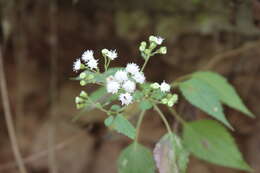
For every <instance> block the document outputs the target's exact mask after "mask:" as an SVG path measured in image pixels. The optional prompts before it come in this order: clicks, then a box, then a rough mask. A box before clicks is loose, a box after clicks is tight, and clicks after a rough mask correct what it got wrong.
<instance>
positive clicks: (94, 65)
mask: <svg viewBox="0 0 260 173" xmlns="http://www.w3.org/2000/svg"><path fill="white" fill-rule="evenodd" d="M87 65H88V67H89V68H90V69H96V68H97V65H98V62H97V60H96V59H94V58H93V59H91V60H89V61H88V62H87Z"/></svg>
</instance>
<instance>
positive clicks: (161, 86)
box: [160, 81, 171, 92]
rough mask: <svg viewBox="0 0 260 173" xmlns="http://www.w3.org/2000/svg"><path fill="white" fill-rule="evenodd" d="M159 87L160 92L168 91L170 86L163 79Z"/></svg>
mask: <svg viewBox="0 0 260 173" xmlns="http://www.w3.org/2000/svg"><path fill="white" fill-rule="evenodd" d="M160 89H161V91H162V92H169V91H170V89H171V86H170V85H169V84H167V83H166V82H165V81H163V82H162V83H161V85H160Z"/></svg>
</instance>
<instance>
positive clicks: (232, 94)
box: [192, 72, 254, 117]
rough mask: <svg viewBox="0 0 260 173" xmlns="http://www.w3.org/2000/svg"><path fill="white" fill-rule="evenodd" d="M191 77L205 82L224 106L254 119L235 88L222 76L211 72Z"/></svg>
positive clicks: (199, 73)
mask: <svg viewBox="0 0 260 173" xmlns="http://www.w3.org/2000/svg"><path fill="white" fill-rule="evenodd" d="M192 76H193V77H195V78H198V79H201V80H203V81H205V82H207V83H208V84H209V85H210V86H211V87H212V88H214V89H215V90H216V92H217V93H218V95H219V98H220V100H221V101H222V102H223V103H224V104H226V105H228V106H230V107H231V108H234V109H236V110H238V111H241V112H242V113H244V114H246V115H248V116H250V117H254V115H253V113H252V112H250V110H249V109H248V108H247V107H246V106H245V104H244V103H243V101H242V100H241V99H240V97H239V95H238V94H237V92H236V90H235V88H234V87H233V86H232V85H231V84H230V83H229V82H228V81H227V80H226V79H225V78H224V77H223V76H221V75H219V74H217V73H213V72H196V73H194V74H193V75H192Z"/></svg>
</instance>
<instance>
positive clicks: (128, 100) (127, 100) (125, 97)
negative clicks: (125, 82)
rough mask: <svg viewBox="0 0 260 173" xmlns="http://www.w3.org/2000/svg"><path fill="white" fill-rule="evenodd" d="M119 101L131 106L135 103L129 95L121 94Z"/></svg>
mask: <svg viewBox="0 0 260 173" xmlns="http://www.w3.org/2000/svg"><path fill="white" fill-rule="evenodd" d="M119 100H120V101H121V104H122V105H129V104H130V103H132V101H133V97H132V96H131V95H130V94H129V93H125V94H120V95H119Z"/></svg>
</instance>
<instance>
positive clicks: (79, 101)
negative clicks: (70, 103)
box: [75, 91, 88, 109]
mask: <svg viewBox="0 0 260 173" xmlns="http://www.w3.org/2000/svg"><path fill="white" fill-rule="evenodd" d="M87 99H88V94H87V93H86V92H85V91H81V92H80V94H79V96H77V97H75V103H76V107H77V109H82V108H84V107H85V106H86V103H87Z"/></svg>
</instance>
